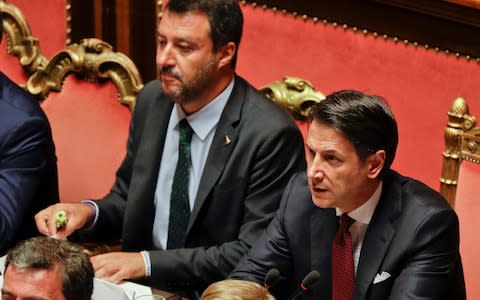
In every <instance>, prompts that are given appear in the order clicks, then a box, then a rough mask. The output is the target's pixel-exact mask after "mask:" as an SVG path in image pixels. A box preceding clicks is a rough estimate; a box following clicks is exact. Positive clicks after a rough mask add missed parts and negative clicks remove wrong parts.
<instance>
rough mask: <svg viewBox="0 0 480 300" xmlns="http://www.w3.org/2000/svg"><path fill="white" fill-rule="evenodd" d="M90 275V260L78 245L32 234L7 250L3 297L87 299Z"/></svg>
mask: <svg viewBox="0 0 480 300" xmlns="http://www.w3.org/2000/svg"><path fill="white" fill-rule="evenodd" d="M93 277H94V272H93V267H92V264H91V263H90V259H89V257H88V256H87V255H86V254H85V253H84V252H83V251H82V249H81V248H80V247H78V246H76V245H74V244H72V243H70V242H68V241H66V240H57V239H53V238H49V237H34V238H31V239H28V240H25V241H22V242H20V243H19V244H18V245H17V246H15V247H14V248H12V249H11V250H10V251H9V252H8V254H7V259H6V262H5V273H4V281H3V288H2V299H3V300H9V299H42V300H89V299H90V297H91V295H92V291H93Z"/></svg>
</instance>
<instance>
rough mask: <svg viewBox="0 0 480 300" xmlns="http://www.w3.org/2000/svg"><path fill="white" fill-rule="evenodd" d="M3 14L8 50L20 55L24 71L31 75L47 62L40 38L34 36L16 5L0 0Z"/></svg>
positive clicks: (0, 9)
mask: <svg viewBox="0 0 480 300" xmlns="http://www.w3.org/2000/svg"><path fill="white" fill-rule="evenodd" d="M0 11H1V13H2V15H3V31H4V32H5V33H6V37H7V51H8V53H9V54H10V55H13V56H16V57H18V60H19V61H20V65H21V66H22V68H23V71H24V72H25V73H26V74H27V75H30V74H32V73H33V72H35V71H36V70H37V69H39V68H41V67H44V66H45V65H46V64H47V62H48V61H47V59H46V58H45V57H44V56H43V55H42V54H41V51H40V46H39V44H38V39H37V38H35V37H33V36H32V32H31V30H30V26H29V25H28V23H27V20H26V19H25V17H24V16H23V13H22V12H21V11H20V10H19V9H18V8H17V7H16V6H14V5H12V4H10V3H6V2H4V1H3V0H0Z"/></svg>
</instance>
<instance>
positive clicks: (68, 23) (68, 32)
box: [65, 0, 72, 45]
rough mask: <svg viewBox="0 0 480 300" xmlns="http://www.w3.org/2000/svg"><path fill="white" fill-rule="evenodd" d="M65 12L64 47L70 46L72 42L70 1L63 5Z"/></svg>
mask: <svg viewBox="0 0 480 300" xmlns="http://www.w3.org/2000/svg"><path fill="white" fill-rule="evenodd" d="M65 12H66V14H65V15H66V18H65V27H66V32H65V36H66V39H65V45H70V43H71V42H72V3H71V1H70V0H67V1H66V5H65Z"/></svg>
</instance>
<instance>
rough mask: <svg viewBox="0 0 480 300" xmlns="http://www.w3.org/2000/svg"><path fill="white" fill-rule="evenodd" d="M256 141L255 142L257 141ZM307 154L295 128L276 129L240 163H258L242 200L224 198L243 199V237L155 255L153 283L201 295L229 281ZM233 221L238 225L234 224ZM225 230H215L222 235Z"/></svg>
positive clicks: (232, 201) (302, 164)
mask: <svg viewBox="0 0 480 300" xmlns="http://www.w3.org/2000/svg"><path fill="white" fill-rule="evenodd" d="M262 138H263V137H262ZM251 142H252V143H255V141H254V140H252V141H251ZM237 147H238V146H237ZM251 148H254V147H251ZM303 151H304V148H303V140H302V137H301V135H300V133H299V131H298V129H296V128H294V127H293V126H292V127H284V129H283V130H276V132H272V134H271V135H270V136H269V137H267V138H265V139H264V141H263V143H262V145H261V147H259V150H257V154H256V156H255V157H254V158H253V159H252V160H251V161H250V162H247V161H239V162H238V163H239V164H252V167H251V168H249V169H250V170H251V171H250V174H248V176H246V177H247V178H248V182H247V185H246V188H245V189H244V191H242V189H239V190H235V189H233V190H232V193H238V195H230V199H229V198H228V197H229V195H225V198H224V199H223V201H224V202H225V203H234V202H237V198H240V199H238V200H239V201H240V203H243V206H242V210H243V212H238V213H239V216H240V217H239V218H240V223H241V224H240V226H239V228H240V229H239V232H238V234H237V237H236V238H235V239H234V240H231V241H228V242H224V243H221V244H218V245H215V246H210V247H197V248H186V249H178V250H169V251H153V252H151V254H150V256H151V261H152V280H151V282H152V284H153V285H154V286H155V285H157V286H158V287H159V288H168V289H191V288H192V287H193V288H195V289H200V290H201V289H203V288H205V287H206V285H208V284H209V283H211V282H214V281H217V280H220V279H223V278H225V277H227V276H228V274H229V273H230V272H231V271H232V270H233V268H234V267H235V266H236V265H237V264H238V262H239V261H240V259H241V258H242V257H243V255H244V254H246V253H247V252H248V250H249V249H250V248H251V246H252V245H253V244H254V243H255V242H256V241H257V239H258V238H259V237H260V236H261V235H262V234H263V232H264V231H265V229H266V228H267V226H268V224H269V223H270V222H271V220H272V218H273V216H274V214H275V211H276V210H277V209H278V207H279V204H280V199H281V196H282V193H283V190H284V188H285V186H286V185H287V183H288V180H289V179H290V177H291V176H292V175H293V174H294V173H295V172H297V171H299V170H302V169H304V164H305V162H304V155H303V154H304V152H303ZM241 193H244V195H242V194H241ZM210 213H211V212H209V214H210ZM216 217H217V218H230V217H231V216H226V215H217V216H216ZM230 222H231V223H236V221H234V220H231V221H230ZM227 226H230V225H227ZM222 230H223V231H225V230H227V229H226V228H222ZM222 230H220V229H214V228H211V229H210V231H211V232H215V231H217V232H218V233H219V234H220V232H221V231H222Z"/></svg>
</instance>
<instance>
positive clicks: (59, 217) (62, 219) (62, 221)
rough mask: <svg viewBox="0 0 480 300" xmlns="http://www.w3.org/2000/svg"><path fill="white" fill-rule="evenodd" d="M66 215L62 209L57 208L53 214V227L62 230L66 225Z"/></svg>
mask: <svg viewBox="0 0 480 300" xmlns="http://www.w3.org/2000/svg"><path fill="white" fill-rule="evenodd" d="M67 222H68V217H67V213H66V212H65V211H64V210H59V211H58V212H57V213H56V214H55V227H56V228H57V230H62V229H64V228H65V227H66V226H67Z"/></svg>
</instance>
